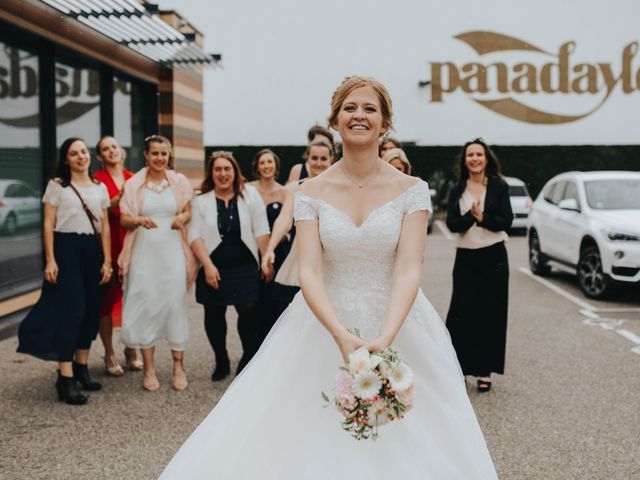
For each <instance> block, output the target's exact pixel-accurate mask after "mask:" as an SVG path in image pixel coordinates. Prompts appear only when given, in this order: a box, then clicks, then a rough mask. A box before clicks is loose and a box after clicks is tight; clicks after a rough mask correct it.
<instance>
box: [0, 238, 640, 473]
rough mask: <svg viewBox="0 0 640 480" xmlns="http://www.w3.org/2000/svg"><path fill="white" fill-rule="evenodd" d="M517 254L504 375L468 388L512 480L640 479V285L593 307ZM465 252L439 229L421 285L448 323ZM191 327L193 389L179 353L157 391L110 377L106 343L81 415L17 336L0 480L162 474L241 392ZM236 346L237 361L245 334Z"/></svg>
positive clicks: (1, 347)
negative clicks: (177, 366) (459, 256)
mask: <svg viewBox="0 0 640 480" xmlns="http://www.w3.org/2000/svg"><path fill="white" fill-rule="evenodd" d="M508 250H509V258H510V262H511V295H510V313H509V332H508V345H507V364H506V366H507V371H506V375H504V376H502V377H499V378H496V380H495V383H494V389H493V390H492V391H491V392H490V393H488V394H478V393H477V392H476V391H475V389H474V388H473V387H472V386H469V388H468V392H469V395H470V397H471V400H472V403H473V405H474V408H475V410H476V413H477V415H478V418H479V420H480V424H481V426H482V428H483V431H484V432H485V435H486V438H487V443H488V445H489V449H490V451H491V454H492V456H493V459H494V462H495V464H496V467H497V469H498V473H499V476H500V478H501V479H508V480H511V479H513V480H520V479H522V480H525V479H526V480H529V479H541V480H553V479H558V480H569V479H576V480H577V479H580V480H586V479H594V480H596V479H597V480H602V479H607V480H618V479H619V480H630V479H635V478H640V449H639V448H638V439H640V403H639V402H638V398H639V394H640V289H639V288H638V287H637V286H635V287H633V288H627V289H624V290H623V291H621V292H620V293H619V294H618V296H617V297H616V298H615V299H613V300H612V301H609V302H594V301H591V300H587V299H585V297H584V296H583V295H582V294H581V293H580V291H579V290H578V288H577V286H576V285H575V282H574V280H573V279H572V278H571V277H569V276H567V275H565V274H553V275H551V276H550V277H547V278H545V279H544V280H543V281H540V280H541V279H539V278H537V277H536V278H534V277H532V276H531V275H530V274H529V273H528V268H527V249H526V239H525V238H524V237H513V238H512V239H511V241H510V242H509V244H508ZM454 253H455V250H454V241H453V240H452V239H449V238H447V236H445V234H444V233H443V232H442V231H441V230H440V229H439V228H437V226H436V228H435V229H434V233H433V234H432V236H431V237H430V238H429V239H428V241H427V252H426V258H425V263H424V274H423V289H424V291H425V293H426V295H427V297H428V298H429V299H430V300H431V301H432V303H433V304H434V306H435V307H436V309H437V310H438V312H439V313H440V314H441V315H442V316H443V317H444V316H446V312H447V308H448V304H449V299H450V295H451V269H452V265H453V257H454ZM190 317H191V334H192V340H191V343H190V348H189V350H188V352H187V369H188V373H189V379H190V382H191V384H190V386H189V388H188V389H187V390H186V391H185V392H180V393H178V392H174V391H172V390H171V389H170V387H169V384H170V355H169V351H168V349H166V348H160V349H159V351H158V352H157V357H158V360H159V370H160V381H161V383H162V387H161V389H160V391H158V392H155V393H149V392H144V391H143V390H142V388H141V375H140V374H139V373H129V372H127V374H126V375H125V377H124V378H108V377H105V376H104V375H103V372H102V368H101V354H102V351H101V347H100V345H99V342H97V343H96V344H95V346H96V347H95V352H94V354H93V356H92V361H91V370H92V372H93V374H94V376H95V377H97V378H98V379H99V380H100V381H102V382H103V383H104V391H102V392H99V393H95V394H92V395H91V400H90V404H89V405H87V406H85V407H80V408H73V407H69V406H66V405H62V404H59V403H58V402H56V401H55V397H54V389H53V382H54V380H55V374H54V371H55V367H54V366H53V364H45V363H43V362H40V361H37V360H35V359H32V358H28V357H23V356H19V355H17V354H15V353H14V352H15V348H16V345H17V342H16V339H15V338H10V339H7V340H4V341H2V342H0V362H1V368H2V371H3V375H2V383H3V385H2V388H1V389H0V429H1V430H2V432H3V435H2V436H1V437H0V452H2V453H1V455H2V461H1V462H0V478H2V479H3V480H4V479H47V480H51V479H67V478H90V479H153V478H156V477H157V476H158V474H159V473H160V472H161V471H162V468H163V467H164V465H165V464H166V463H167V462H168V460H169V459H170V458H171V456H172V455H173V454H174V453H175V451H176V450H177V448H178V447H179V446H180V445H181V443H182V442H183V441H184V439H185V438H186V437H187V436H188V435H189V433H190V432H191V431H192V430H193V429H194V428H195V426H196V425H197V424H198V423H199V422H200V421H201V420H202V418H203V417H204V416H205V415H206V414H207V413H208V412H209V411H210V409H211V408H212V407H213V406H214V405H215V403H216V402H217V400H218V399H219V398H220V396H221V395H222V393H223V392H224V390H225V388H226V387H227V386H228V384H229V382H230V380H228V381H227V382H222V383H218V384H212V383H211V381H210V380H209V375H210V374H211V367H212V354H211V352H210V348H209V346H208V344H207V341H206V337H205V335H204V330H203V327H202V312H201V309H200V307H199V306H198V305H195V304H192V306H191V310H190ZM230 341H231V343H232V345H233V347H232V350H231V353H232V361H233V362H237V360H238V359H239V341H238V338H237V335H236V333H235V330H234V329H231V338H230ZM292 453H293V452H292ZM424 478H428V474H427V473H426V472H425V477H424ZM438 480H441V479H438ZM442 480H448V479H442ZM455 480H458V479H455ZM460 480H463V479H460Z"/></svg>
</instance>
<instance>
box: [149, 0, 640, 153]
mask: <svg viewBox="0 0 640 480" xmlns="http://www.w3.org/2000/svg"><path fill="white" fill-rule="evenodd" d="M159 4H160V7H161V8H163V9H165V8H174V9H176V10H177V11H178V12H180V13H181V14H183V16H185V17H186V18H187V19H189V20H191V21H192V22H193V23H194V24H195V26H196V27H198V28H199V29H200V30H202V31H203V33H204V34H205V35H206V50H207V51H208V52H212V53H213V52H215V53H222V55H223V61H222V66H223V68H221V69H210V70H207V72H206V74H205V102H206V105H205V144H208V145H213V144H215V145H238V144H242V145H284V144H302V143H304V140H305V133H306V130H307V128H308V127H309V126H310V125H312V124H313V123H315V122H324V120H325V118H326V115H327V113H328V110H329V102H330V98H331V94H332V92H333V90H334V89H335V87H336V86H337V85H338V84H339V83H340V81H341V80H342V79H343V77H344V76H346V75H353V74H362V75H371V76H374V77H376V78H378V79H379V80H381V81H382V82H383V83H384V84H385V85H386V86H387V87H388V88H389V90H390V92H391V95H392V98H393V100H394V105H395V123H396V131H397V137H399V138H400V140H402V141H415V142H417V143H418V144H422V145H458V144H460V143H462V142H464V141H466V140H468V139H470V138H472V137H475V136H482V137H484V138H485V139H486V140H487V141H488V142H490V143H496V144H502V145H508V144H512V145H518V144H527V145H532V144H569V145H571V144H638V143H640V114H639V113H638V112H640V87H639V86H638V83H640V54H638V55H637V56H636V57H635V58H633V60H632V61H631V62H629V63H630V65H631V67H632V68H631V70H630V71H631V75H630V76H629V77H630V78H631V82H630V83H629V84H628V85H627V87H628V88H627V90H630V91H628V92H624V91H623V88H622V87H623V85H622V81H620V82H618V83H617V84H616V85H615V87H614V88H613V89H612V92H611V94H610V96H609V97H608V99H607V100H606V102H604V104H603V105H602V106H601V107H600V108H599V109H598V110H596V111H595V112H593V113H592V114H591V115H588V116H586V117H585V118H582V119H580V120H577V121H573V122H569V123H561V124H555V125H545V124H532V123H527V122H524V121H520V120H515V119H512V118H509V117H507V116H504V115H501V114H499V113H495V112H494V111H492V110H489V109H488V108H485V107H483V106H481V105H480V104H478V103H476V102H475V101H474V100H473V99H474V98H475V99H479V100H498V99H504V98H507V97H510V98H512V99H513V100H516V101H517V102H519V103H520V104H521V105H524V106H526V107H530V108H534V109H536V110H538V111H540V112H545V113H552V114H556V115H566V116H570V115H574V116H576V115H580V114H584V113H586V112H589V111H590V110H592V109H594V107H596V106H597V105H598V103H599V102H600V101H601V100H602V99H603V98H604V97H605V95H606V86H605V77H604V76H603V74H602V72H601V71H600V69H599V67H598V64H599V63H604V64H610V67H609V68H610V71H611V73H612V74H613V75H614V79H615V78H617V77H618V76H619V75H620V72H621V68H622V52H623V49H624V48H625V46H627V45H629V44H631V43H633V42H638V41H640V31H638V29H637V22H638V19H639V18H640V2H638V1H637V0H613V1H609V2H603V1H601V0H582V1H577V0H576V1H570V0H564V1H563V0H538V1H536V2H519V1H513V0H486V1H483V2H478V1H476V0H459V1H451V2H435V1H433V0H430V1H426V2H422V1H417V0H414V1H412V0H396V1H395V2H389V1H388V0H386V1H382V0H366V1H365V0H323V1H322V2H309V1H301V0H271V1H268V2H267V1H261V2H259V1H255V0H254V1H240V0H216V1H210V0H189V1H188V2H184V1H180V0H160V2H159ZM479 30H481V31H488V32H495V33H500V34H504V35H509V36H512V37H515V38H517V39H520V40H523V41H525V42H529V43H530V44H532V45H534V46H536V47H538V48H540V49H542V50H545V51H547V52H549V53H550V54H551V55H547V54H544V53H536V52H527V51H509V52H507V51H503V52H495V53H490V54H486V55H479V54H478V53H476V51H474V50H473V49H472V48H471V47H470V46H469V45H468V44H466V43H465V42H463V41H461V40H458V39H455V38H453V37H454V36H455V35H458V34H461V33H464V32H470V31H479ZM569 41H573V42H575V49H574V51H573V53H572V54H571V55H570V60H569V62H570V64H569V71H570V75H571V77H575V75H576V73H574V72H572V71H571V69H572V68H573V67H574V66H575V65H576V64H579V63H587V64H590V65H593V66H594V68H596V70H594V72H595V73H593V76H594V79H595V82H596V83H595V84H594V86H595V87H594V88H595V89H596V90H597V93H582V94H578V93H575V92H569V93H544V92H540V93H536V94H531V93H523V94H518V93H514V92H505V93H500V92H498V91H496V82H495V81H493V82H491V81H490V82H489V85H488V87H489V91H488V92H487V93H485V94H477V93H476V94H474V93H466V92H464V91H462V90H457V91H455V92H454V93H451V94H444V95H443V98H442V102H432V101H431V100H432V93H433V92H432V89H431V87H426V88H425V87H423V88H421V87H419V86H418V82H419V81H420V80H430V79H431V78H430V77H431V64H432V63H437V62H453V63H454V64H455V65H456V66H457V67H458V68H462V66H463V65H464V64H466V63H470V62H480V63H482V64H484V65H489V64H491V63H496V62H501V63H504V64H505V66H506V68H507V69H508V70H511V69H513V67H514V66H515V65H516V64H518V63H531V64H532V65H534V66H535V68H536V69H537V77H536V78H537V82H538V88H540V85H539V77H540V69H541V68H542V66H543V65H544V64H545V63H553V62H555V63H557V62H558V58H557V57H556V55H557V53H558V49H559V48H560V46H561V45H562V44H564V43H566V42H569ZM636 48H637V47H636ZM529 68H531V67H529ZM579 68H582V69H585V70H586V69H588V68H591V67H586V66H584V67H579ZM606 68H607V67H605V69H606ZM578 73H580V72H578ZM583 82H584V83H583V84H581V85H582V86H586V79H585V80H583ZM525 86H526V85H525ZM629 87H632V88H629Z"/></svg>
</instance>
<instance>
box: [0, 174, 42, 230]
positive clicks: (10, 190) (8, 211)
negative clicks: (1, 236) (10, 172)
mask: <svg viewBox="0 0 640 480" xmlns="http://www.w3.org/2000/svg"><path fill="white" fill-rule="evenodd" d="M40 218H41V203H40V195H38V194H37V193H36V192H35V191H34V190H33V189H32V188H31V187H30V186H29V185H27V184H26V183H25V182H23V181H22V180H15V179H0V228H1V229H2V232H3V233H5V234H7V235H13V234H14V233H16V231H17V230H18V228H22V227H27V226H30V225H39V224H40Z"/></svg>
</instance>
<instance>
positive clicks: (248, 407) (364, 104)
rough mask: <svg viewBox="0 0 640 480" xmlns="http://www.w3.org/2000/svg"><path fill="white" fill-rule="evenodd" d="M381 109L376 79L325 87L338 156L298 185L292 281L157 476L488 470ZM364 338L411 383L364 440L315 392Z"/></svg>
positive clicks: (450, 479)
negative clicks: (423, 281)
mask: <svg viewBox="0 0 640 480" xmlns="http://www.w3.org/2000/svg"><path fill="white" fill-rule="evenodd" d="M391 117H392V106H391V99H390V98H389V94H388V93H387V91H386V89H385V87H384V86H383V85H382V84H381V83H379V82H378V81H376V80H374V79H371V78H365V77H350V78H347V79H346V80H345V81H344V82H342V84H341V85H340V86H339V87H338V89H337V90H336V91H335V93H334V95H333V98H332V101H331V114H330V116H329V125H330V126H331V127H333V128H334V129H336V130H337V131H338V133H339V134H340V137H341V138H342V141H343V151H344V157H343V159H342V160H341V161H339V162H337V163H336V164H334V165H333V166H332V167H330V168H329V169H328V170H327V171H325V172H324V173H323V174H322V175H319V176H318V177H316V178H314V179H312V180H309V181H308V182H305V183H304V184H303V185H302V186H301V188H300V190H299V191H298V192H296V194H295V200H294V202H295V203H294V212H295V213H294V216H295V219H296V229H297V238H296V241H297V242H298V249H299V272H300V285H301V289H302V290H301V293H298V294H297V295H296V297H295V298H294V300H293V302H292V303H291V305H289V307H288V308H287V310H285V312H284V313H283V314H282V316H281V317H280V319H279V320H278V322H277V323H276V325H275V326H274V328H273V329H272V330H271V333H270V334H269V336H268V337H267V339H266V340H265V342H264V343H263V345H262V348H261V349H260V350H259V352H258V353H257V354H256V355H255V357H254V358H253V360H252V361H251V362H250V363H249V365H248V366H247V367H246V368H245V370H243V372H242V374H241V375H239V376H238V377H237V378H236V380H235V381H234V382H233V383H232V384H231V386H230V387H229V389H228V390H227V392H226V393H225V395H224V396H223V397H222V398H221V399H220V401H219V402H218V404H217V405H216V407H215V408H214V409H213V410H212V411H211V413H210V414H209V415H208V416H207V418H205V420H204V421H203V422H202V423H201V424H200V426H199V427H198V428H197V429H196V431H195V432H194V433H193V434H192V435H191V436H190V437H189V438H188V439H187V441H186V442H185V444H184V445H183V446H182V448H181V449H180V450H179V451H178V453H177V454H176V456H175V457H174V458H173V460H172V461H171V463H169V465H168V466H167V467H166V469H165V471H164V473H163V474H162V476H161V479H180V480H185V479H204V478H212V479H213V478H215V479H233V480H245V479H247V480H250V479H258V478H263V479H278V480H280V479H295V480H313V479H318V480H319V479H323V480H325V479H352V478H371V479H382V478H385V479H386V478H403V479H427V478H428V479H437V480H474V479H477V480H490V479H496V478H497V476H496V472H495V469H494V467H493V463H492V461H491V458H490V456H489V452H488V451H487V447H486V445H485V442H484V438H483V436H482V432H481V431H480V428H479V426H478V423H477V420H476V417H475V415H474V412H473V409H472V407H471V404H470V402H469V399H468V397H467V393H466V389H465V385H464V380H463V377H462V373H461V370H460V366H459V365H458V361H457V359H456V355H455V352H454V350H453V348H452V346H451V340H450V338H449V336H448V333H447V331H446V328H445V326H444V325H443V323H442V321H441V320H440V318H439V316H438V314H437V313H436V311H435V310H434V309H433V307H432V306H431V304H430V303H429V301H428V300H427V299H426V298H425V297H424V295H423V293H422V292H421V291H420V290H419V284H420V272H421V263H422V256H423V251H424V246H425V238H426V229H427V215H428V212H429V211H430V209H431V205H430V200H429V190H428V187H427V184H426V183H425V182H423V181H422V180H417V179H416V178H414V177H409V176H406V175H404V174H402V173H400V172H399V171H398V170H396V169H395V168H393V167H392V166H390V165H388V164H386V163H384V162H383V161H382V160H380V158H378V139H379V137H380V136H381V135H382V134H384V133H385V132H386V131H387V130H389V129H390V128H391V126H392V124H391ZM355 328H357V329H358V330H359V332H360V335H361V336H362V338H359V337H358V336H355V335H354V334H353V333H351V331H353V329H355ZM363 345H366V347H367V348H368V349H369V350H371V351H376V350H380V349H384V348H385V347H387V346H390V345H393V346H394V348H395V349H397V350H398V351H399V352H400V354H401V355H402V356H403V357H404V358H405V359H406V360H407V362H408V363H409V364H410V365H411V367H412V369H413V371H414V379H415V383H416V390H415V401H414V407H413V409H412V410H411V411H410V412H409V413H408V414H407V416H406V418H405V419H403V420H400V421H397V422H394V423H391V424H387V425H385V426H383V427H381V428H380V436H379V439H378V440H377V441H376V442H375V443H373V442H371V441H356V440H354V439H353V438H351V436H350V435H349V434H348V433H347V432H345V431H343V430H342V428H341V427H340V421H341V417H340V414H339V413H338V412H337V411H336V410H335V409H333V408H322V406H323V405H322V399H321V396H320V391H321V390H325V391H326V390H329V389H331V387H332V386H333V384H334V382H335V377H336V373H337V372H338V369H337V367H338V366H339V365H340V364H341V363H342V361H343V360H346V359H347V357H348V355H349V353H350V352H352V351H354V350H355V349H357V348H359V347H361V346H363ZM336 346H337V348H336Z"/></svg>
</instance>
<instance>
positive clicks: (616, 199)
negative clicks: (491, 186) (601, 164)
mask: <svg viewBox="0 0 640 480" xmlns="http://www.w3.org/2000/svg"><path fill="white" fill-rule="evenodd" d="M529 265H530V267H531V271H532V272H533V273H535V274H536V275H547V274H549V272H550V271H551V267H556V268H558V269H561V270H564V271H568V272H571V273H573V274H575V275H577V277H578V283H579V285H580V289H581V290H582V291H583V292H584V294H585V295H586V296H587V297H590V298H606V297H607V296H608V295H609V294H610V292H611V290H612V288H613V287H614V286H615V283H616V282H638V281H640V172H613V171H609V172H567V173H562V174H560V175H557V176H555V177H553V178H552V179H551V180H549V182H547V184H546V185H545V186H544V188H543V189H542V191H541V192H540V195H538V198H536V201H535V202H534V203H533V210H532V212H531V216H530V227H529Z"/></svg>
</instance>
